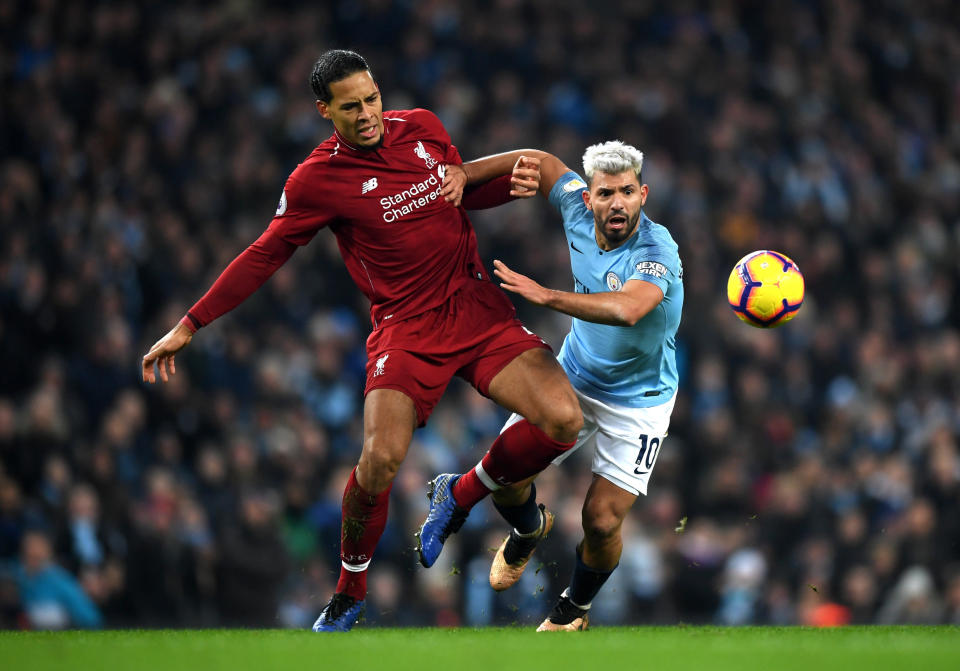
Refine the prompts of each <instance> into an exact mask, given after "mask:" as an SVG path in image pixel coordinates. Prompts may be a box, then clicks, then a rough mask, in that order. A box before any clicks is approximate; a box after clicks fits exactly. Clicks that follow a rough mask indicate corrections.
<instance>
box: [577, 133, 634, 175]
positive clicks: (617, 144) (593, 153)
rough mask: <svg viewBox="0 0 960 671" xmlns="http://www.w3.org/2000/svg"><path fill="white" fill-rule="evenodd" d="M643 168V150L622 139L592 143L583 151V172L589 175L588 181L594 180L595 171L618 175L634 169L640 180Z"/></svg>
mask: <svg viewBox="0 0 960 671" xmlns="http://www.w3.org/2000/svg"><path fill="white" fill-rule="evenodd" d="M642 169H643V152H642V151H640V150H638V149H637V148H636V147H633V146H631V145H629V144H624V143H623V142H621V141H620V140H610V141H608V142H601V143H600V144H592V145H590V146H589V147H587V150H586V151H585V152H583V172H584V174H585V175H586V176H587V181H593V174H594V173H595V172H605V173H607V174H608V175H618V174H620V173H621V172H625V171H627V170H633V173H634V174H635V175H636V176H637V181H638V182H639V181H640V171H641V170H642Z"/></svg>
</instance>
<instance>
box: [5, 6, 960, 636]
mask: <svg viewBox="0 0 960 671" xmlns="http://www.w3.org/2000/svg"><path fill="white" fill-rule="evenodd" d="M333 47H348V48H355V49H357V50H358V51H360V52H361V53H362V54H364V55H365V56H366V58H367V59H368V62H369V63H370V65H371V67H372V69H373V72H374V76H375V77H376V78H377V80H378V82H379V83H380V85H381V88H382V90H383V93H384V101H385V108H386V109H403V108H409V107H413V106H417V107H426V108H429V109H431V110H433V111H434V112H436V113H437V114H438V115H439V116H440V117H441V119H442V120H443V121H444V123H445V124H446V126H447V128H448V130H449V131H450V134H451V135H452V137H453V139H454V142H455V143H456V144H457V146H458V147H459V149H460V152H461V154H462V155H463V156H464V158H465V159H469V158H474V157H478V156H482V155H486V154H490V153H494V152H497V151H503V150H508V149H514V148H518V147H524V146H532V147H537V148H542V149H546V150H548V151H551V152H553V153H554V154H556V155H558V156H560V157H561V158H562V159H563V160H564V161H565V162H567V164H568V165H570V166H571V167H577V168H578V169H579V165H580V162H579V158H580V155H581V153H582V151H583V148H584V147H585V146H586V145H587V144H590V143H593V142H597V141H602V140H606V139H612V138H620V139H623V140H624V141H627V142H629V143H632V144H634V145H636V146H637V147H639V148H640V149H641V150H643V151H644V152H645V154H646V162H645V167H644V171H643V176H644V181H645V182H646V183H648V184H649V185H650V189H651V193H650V198H649V201H648V206H647V208H646V212H647V214H648V215H649V216H650V217H651V218H653V219H654V220H655V221H658V222H660V223H662V224H664V225H665V226H667V227H668V228H669V229H670V231H671V232H672V234H673V236H674V237H675V239H676V240H677V242H678V243H679V245H680V254H681V258H682V259H683V262H684V266H685V283H686V304H685V306H684V312H683V322H682V325H681V330H680V335H679V342H678V356H679V363H680V370H681V378H682V379H681V389H680V392H679V397H678V400H677V404H676V410H675V412H674V415H673V422H672V425H671V431H670V437H669V439H668V440H667V441H666V443H665V447H664V449H663V450H662V452H661V455H660V458H659V463H658V465H657V468H656V471H655V472H654V476H653V478H652V480H651V485H650V492H649V496H646V497H641V498H640V499H639V500H638V502H637V504H636V506H635V508H634V510H633V511H632V513H631V515H630V517H629V519H628V521H627V528H626V533H625V547H624V554H623V558H622V561H621V563H620V568H619V570H618V571H617V572H616V573H615V574H614V576H613V577H612V578H611V580H610V582H609V583H608V584H607V585H606V586H605V587H604V589H603V591H602V592H601V594H600V596H599V597H598V599H597V601H596V602H595V605H594V609H593V616H592V618H593V622H595V623H624V624H627V623H662V624H670V623H677V622H689V623H721V624H731V625H735V624H765V623H769V624H811V625H829V624H843V623H847V622H849V623H944V622H952V623H960V451H958V436H960V318H958V315H960V263H958V260H957V259H958V258H960V5H957V4H956V3H954V2H951V1H950V0H930V1H929V2H924V3H910V2H907V0H877V1H875V2H867V1H866V0H841V1H830V2H828V1H826V0H821V1H816V0H787V1H785V2H777V3H767V2H762V1H761V0H755V1H743V2H739V1H734V0H727V1H725V2H724V1H719V2H713V1H711V2H708V1H706V0H702V1H695V0H678V1H677V2H671V3H661V2H655V1H654V0H633V1H625V2H620V3H608V4H607V5H604V7H603V9H602V11H601V10H600V9H599V8H598V10H597V11H595V12H593V11H591V10H590V9H589V8H585V7H584V5H583V3H579V2H572V1H570V0H533V1H529V2H523V1H520V0H494V1H493V2H490V3H459V2H456V1H455V0H407V1H403V2H390V1H389V0H351V1H349V2H330V3H293V2H269V3H267V2H258V1H257V0H223V1H221V2H216V3H207V2H193V1H189V0H183V1H177V2H156V1H151V0H142V1H140V2H131V1H123V0H116V1H113V2H91V1H82V0H76V1H73V2H65V1H62V0H34V1H32V2H22V1H17V0H0V627H2V628H62V627H132V626H137V627H160V626H163V627H170V626H175V627H180V626H190V627H194V626H267V627H308V626H309V625H310V624H311V623H312V622H313V620H314V618H315V617H316V616H317V614H318V613H319V610H320V609H321V608H322V606H323V604H324V603H325V602H326V600H327V599H328V598H329V596H330V594H331V592H332V589H333V587H334V585H335V582H336V577H337V574H338V571H339V560H338V549H339V532H340V529H339V524H340V522H339V517H340V497H341V495H342V491H343V485H344V483H345V481H346V478H347V475H348V473H349V469H350V468H352V466H353V464H354V463H355V462H356V459H357V457H358V455H359V450H360V441H361V410H362V388H363V376H364V364H365V351H364V341H365V338H366V336H367V334H368V333H369V328H370V327H369V319H368V316H367V305H366V304H365V300H364V299H363V297H362V295H361V294H360V292H359V291H358V290H357V289H356V288H355V287H354V286H353V285H352V283H351V282H350V279H349V277H348V276H347V274H346V272H345V270H344V268H343V264H342V262H341V261H340V260H339V255H338V252H337V248H336V244H335V241H334V239H333V236H332V235H331V234H329V232H323V233H321V234H320V235H318V236H317V238H316V239H315V240H314V241H313V242H312V243H311V244H310V245H309V246H307V247H305V248H303V249H301V250H299V251H298V252H297V253H296V254H295V255H294V257H293V258H292V259H291V261H290V262H288V263H287V264H286V265H285V266H284V267H283V268H282V269H280V271H278V272H277V274H276V275H275V276H274V277H273V278H272V279H271V280H270V281H269V282H268V283H267V284H266V285H265V286H264V287H263V288H262V289H261V290H260V291H259V292H258V293H257V294H255V295H254V296H253V297H252V298H251V299H250V300H248V301H247V302H246V303H245V304H243V305H242V306H241V307H240V308H238V309H237V310H235V311H234V312H232V313H230V314H228V315H227V316H225V317H223V318H221V319H220V320H218V321H216V322H214V324H212V325H210V326H209V327H207V328H204V329H203V330H201V331H200V332H199V333H198V335H197V336H196V337H195V339H194V341H193V343H192V344H191V345H190V347H189V348H188V349H187V350H185V351H184V353H182V354H181V355H180V356H178V357H177V373H176V375H175V376H174V377H173V378H172V380H171V382H170V383H169V384H164V385H158V386H155V387H148V386H146V385H144V384H143V383H142V382H141V381H140V379H139V359H140V357H141V356H142V355H143V353H145V352H146V350H147V349H148V348H149V346H150V345H151V344H152V343H153V342H154V341H155V340H156V339H158V338H159V337H160V336H161V335H162V334H163V333H165V332H166V331H167V330H168V329H169V328H171V327H172V326H173V325H174V324H175V323H176V322H177V321H178V320H179V319H180V317H181V316H182V315H183V314H184V312H185V311H186V309H187V308H188V307H189V306H190V305H191V304H192V303H193V302H194V301H195V300H196V299H197V298H199V296H200V295H201V294H202V293H203V292H204V291H205V290H206V288H207V287H208V286H209V284H210V283H211V282H212V281H213V279H214V278H215V277H216V276H217V275H218V274H219V272H220V271H221V270H222V269H223V268H224V267H225V266H226V264H227V263H228V262H229V261H230V260H231V259H232V258H233V257H234V256H235V255H236V254H237V253H239V252H240V251H241V250H242V249H243V248H244V247H245V246H246V245H247V244H249V243H250V242H251V241H253V240H254V239H255V238H256V237H257V236H258V235H259V233H260V231H261V230H262V229H263V228H264V227H265V226H266V225H267V223H268V222H269V220H270V218H271V215H272V213H273V211H274V208H275V204H276V201H277V200H278V198H279V196H280V193H281V189H282V187H283V184H284V181H285V179H286V176H287V175H288V174H289V172H290V171H291V170H292V169H293V168H294V167H295V166H296V164H297V163H298V161H300V160H302V158H303V157H305V156H306V155H307V154H308V153H309V152H310V151H311V150H312V148H313V147H314V146H315V145H316V144H318V143H319V142H320V141H322V140H323V139H325V138H326V137H327V136H328V135H329V133H330V131H331V128H330V126H329V125H328V123H327V122H325V121H323V120H322V119H321V118H320V117H319V115H318V114H317V113H316V110H315V109H314V105H313V99H312V95H311V93H310V90H309V87H308V84H307V78H308V75H309V72H310V69H311V66H312V63H313V61H314V60H315V59H316V58H317V57H318V55H319V54H320V53H321V52H322V51H323V50H325V49H328V48H333ZM541 200H542V199H537V200H536V201H522V202H517V203H511V204H508V205H505V206H503V207H500V208H496V209H493V210H488V211H483V212H480V213H475V214H474V215H473V221H474V223H475V225H476V228H477V235H478V238H479V242H480V248H481V253H482V254H483V256H484V258H485V259H486V260H487V262H488V263H489V262H490V260H492V259H493V258H500V259H503V260H504V261H505V262H506V263H508V264H509V265H510V266H511V267H513V268H515V269H517V270H519V271H521V272H524V273H526V274H529V275H531V276H532V277H534V278H535V279H537V280H539V281H540V282H541V283H543V284H546V285H548V286H551V287H556V288H568V287H570V286H571V285H572V281H571V278H570V274H569V261H568V252H567V249H566V246H565V241H564V238H563V235H562V229H561V227H560V223H559V220H558V216H557V214H556V213H555V212H553V211H552V210H551V208H549V206H547V205H546V204H545V203H543V202H538V201H541ZM765 248H769V249H776V250H778V251H781V252H783V253H786V254H787V255H789V256H790V257H792V258H793V259H794V260H795V261H796V262H797V263H798V265H799V266H800V269H801V270H802V271H803V273H804V275H805V278H806V282H807V299H806V303H805V305H804V308H803V309H802V310H801V312H800V314H799V316H798V317H797V318H796V319H795V320H794V321H793V322H791V323H790V324H789V325H787V326H785V327H782V328H780V329H778V330H774V331H762V330H756V329H752V328H750V327H748V326H746V325H744V324H742V323H741V322H740V321H739V320H737V319H736V318H735V316H734V315H733V313H732V312H730V310H729V308H728V307H727V305H726V304H725V294H724V290H725V285H726V277H727V274H728V273H729V270H730V268H731V267H732V266H733V264H734V263H735V262H736V261H737V259H738V258H740V257H741V256H743V255H745V254H746V253H748V252H750V251H752V250H754V249H765ZM518 310H519V312H520V315H521V317H522V318H523V319H524V321H525V323H527V325H528V326H530V327H531V328H532V329H534V330H535V331H537V332H538V333H539V334H540V335H542V336H543V337H544V338H545V339H547V340H548V342H550V343H551V344H552V345H553V346H554V347H555V348H559V345H560V343H561V342H562V338H563V335H564V334H565V332H566V329H567V328H568V321H567V320H566V318H565V317H562V316H560V315H558V314H554V313H550V312H548V311H546V310H543V309H535V308H531V307H530V306H527V305H520V304H518ZM504 419H505V417H504V414H503V413H502V412H501V411H500V410H499V409H498V408H496V407H495V406H494V405H493V404H492V403H490V402H489V401H488V400H486V399H484V398H482V397H481V396H479V395H478V394H477V393H476V392H475V391H473V390H472V389H471V388H470V387H468V386H467V385H465V384H463V383H462V382H460V381H455V382H454V383H453V384H451V386H450V388H449V390H448V393H447V395H446V397H445V399H444V400H443V402H442V403H441V404H440V406H439V407H438V408H437V410H436V412H435V414H434V416H433V418H432V419H431V421H430V423H429V425H428V426H427V427H425V428H424V429H421V430H420V431H418V432H417V434H416V436H415V439H414V444H413V445H412V447H411V450H410V453H409V457H408V459H407V461H406V462H405V463H404V465H403V467H402V469H401V471H400V473H399V475H398V477H397V480H396V483H395V486H394V489H393V493H392V497H391V509H390V519H389V523H388V526H387V529H386V532H385V534H384V537H383V540H382V541H381V543H380V546H379V548H378V550H377V554H376V556H375V558H374V562H373V565H372V568H371V574H370V595H369V598H368V604H369V607H368V613H367V621H368V623H369V624H370V625H383V626H387V625H484V624H510V623H520V624H529V623H535V622H539V621H540V620H541V619H542V618H543V616H544V614H545V613H546V612H547V611H548V610H549V608H550V607H551V606H552V604H553V601H554V599H555V598H556V596H557V595H558V594H559V591H560V590H561V589H562V588H563V587H564V586H565V585H566V581H567V580H568V576H569V572H570V569H571V566H572V564H573V561H574V546H575V544H576V543H577V541H578V540H579V539H580V528H579V527H580V514H579V513H580V504H581V502H582V496H583V494H584V492H585V490H586V486H587V484H588V483H589V480H590V473H589V461H588V459H587V458H586V457H587V456H588V455H577V456H576V457H575V458H573V459H571V460H569V461H568V462H567V463H566V464H564V466H563V467H562V468H551V469H549V470H548V471H547V472H546V473H545V474H544V475H543V476H542V478H541V480H540V482H539V484H538V491H539V493H540V496H539V498H540V499H541V500H542V501H544V502H545V503H546V504H547V505H548V506H549V507H550V508H551V509H553V510H555V511H556V512H557V514H558V525H557V527H556V528H555V530H554V532H553V533H552V534H551V536H550V537H549V538H548V539H547V540H546V541H545V542H544V543H543V544H542V545H541V547H540V549H538V550H537V554H536V555H535V560H534V562H533V564H532V565H531V569H530V570H528V571H527V573H526V575H525V576H524V579H523V580H522V582H521V583H520V584H519V585H517V586H516V587H514V588H513V589H512V590H510V591H508V592H505V593H503V594H495V593H494V592H493V591H492V590H491V589H490V588H489V586H488V585H487V582H486V575H487V571H488V568H489V563H490V559H491V558H492V548H495V547H496V546H497V545H499V543H500V541H501V540H502V538H503V536H504V534H505V533H506V531H507V529H506V526H505V524H504V523H503V522H502V521H500V520H499V518H498V517H497V515H496V514H495V513H494V512H493V509H492V506H490V505H489V504H486V503H484V504H481V505H480V506H478V507H477V508H476V509H475V510H474V512H473V513H472V514H471V516H470V518H469V520H468V523H467V526H466V527H465V528H464V529H463V530H462V531H461V532H460V533H459V534H457V535H456V536H454V537H452V538H451V540H450V541H449V548H448V549H447V550H446V551H445V553H444V555H443V556H442V557H441V560H440V562H439V563H438V565H437V566H435V567H434V568H433V569H431V570H429V571H427V570H424V569H422V568H420V567H419V565H417V562H416V558H415V553H414V552H413V550H412V547H413V532H414V530H415V529H416V527H417V526H418V525H419V523H420V521H421V519H422V517H423V515H424V514H425V511H426V503H427V502H426V497H425V487H426V482H427V480H428V479H429V478H430V477H432V475H433V474H434V473H436V472H445V471H453V470H465V469H467V468H469V467H470V466H472V465H473V464H474V463H475V462H476V461H477V460H478V459H479V458H480V457H481V456H482V454H483V452H484V451H485V449H486V447H487V446H488V445H489V444H490V442H491V441H492V439H493V437H494V436H496V434H497V433H498V431H499V428H500V426H501V423H502V421H503V420H504Z"/></svg>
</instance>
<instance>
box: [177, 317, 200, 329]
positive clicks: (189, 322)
mask: <svg viewBox="0 0 960 671" xmlns="http://www.w3.org/2000/svg"><path fill="white" fill-rule="evenodd" d="M180 323H181V324H183V325H184V326H186V327H187V328H188V329H190V333H196V332H197V331H198V330H199V329H200V326H201V324H200V321H199V320H198V319H197V318H196V317H194V316H193V315H192V314H190V313H189V312H188V313H187V314H185V315H184V316H183V319H181V320H180Z"/></svg>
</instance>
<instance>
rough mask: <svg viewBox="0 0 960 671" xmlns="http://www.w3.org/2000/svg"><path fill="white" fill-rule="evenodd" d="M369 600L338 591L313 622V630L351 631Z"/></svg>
mask: <svg viewBox="0 0 960 671" xmlns="http://www.w3.org/2000/svg"><path fill="white" fill-rule="evenodd" d="M366 604H367V602H366V601H365V600H363V601H358V600H357V599H355V598H353V597H352V596H348V595H347V594H342V593H340V592H337V593H335V594H334V595H333V597H332V598H331V599H330V603H328V604H327V606H326V608H324V609H323V612H321V613H320V617H318V618H317V621H316V622H314V623H313V630H314V631H317V632H321V631H350V629H351V627H353V625H355V624H356V623H357V620H358V619H359V618H360V615H362V614H363V610H364V608H365V606H366Z"/></svg>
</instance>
